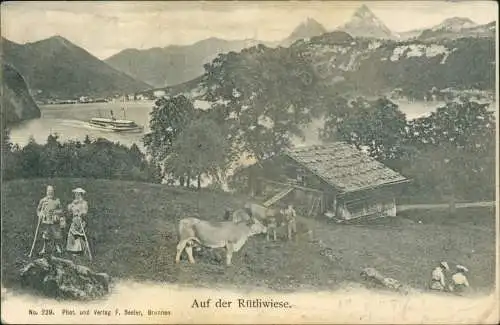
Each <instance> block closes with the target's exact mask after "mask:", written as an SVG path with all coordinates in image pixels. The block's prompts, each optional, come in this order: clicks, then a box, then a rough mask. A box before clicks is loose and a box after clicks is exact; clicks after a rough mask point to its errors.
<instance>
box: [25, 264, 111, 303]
mask: <svg viewBox="0 0 500 325" xmlns="http://www.w3.org/2000/svg"><path fill="white" fill-rule="evenodd" d="M20 276H21V282H22V284H23V285H24V286H26V287H28V288H30V289H33V290H35V291H38V292H40V293H42V294H44V295H46V296H49V297H54V298H63V299H76V300H91V299H95V298H99V297H102V296H105V295H106V294H108V293H109V286H110V281H111V278H110V276H109V275H107V274H106V273H96V272H94V271H92V270H91V269H90V268H88V267H86V266H82V265H78V264H75V263H74V262H72V261H70V260H67V259H63V258H58V257H54V256H50V257H47V258H45V257H44V258H39V259H36V260H34V261H32V262H30V263H28V264H27V265H26V266H25V267H23V268H22V270H21V272H20Z"/></svg>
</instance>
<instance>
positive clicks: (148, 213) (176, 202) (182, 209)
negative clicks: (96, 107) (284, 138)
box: [2, 179, 495, 291]
mask: <svg viewBox="0 0 500 325" xmlns="http://www.w3.org/2000/svg"><path fill="white" fill-rule="evenodd" d="M48 184H51V185H54V186H55V190H56V196H57V197H59V198H60V199H61V201H62V202H63V205H67V204H68V203H69V202H71V200H72V194H71V189H73V188H74V187H77V186H80V187H83V188H84V189H85V190H87V195H86V199H87V201H88V202H89V214H88V219H89V226H88V230H87V231H88V236H89V239H90V245H91V249H92V253H93V255H94V260H93V261H92V262H88V261H87V260H86V259H85V258H83V257H78V259H79V262H80V263H85V264H88V265H89V266H90V267H92V268H93V269H95V270H96V271H99V272H107V273H108V274H110V275H111V276H113V277H116V278H121V279H129V280H135V281H144V280H151V281H158V282H169V283H177V284H182V285H192V286H197V287H210V288H213V287H226V286H240V287H253V288H256V287H257V288H258V287H265V288H271V289H275V290H280V291H289V290H296V289H312V290H314V289H318V288H321V289H335V288H337V287H338V286H339V285H342V284H343V283H345V282H353V281H354V282H358V281H361V279H360V276H359V273H360V271H361V269H362V268H364V267H375V268H377V269H378V270H379V271H380V272H382V273H383V274H385V275H387V276H391V277H393V278H395V279H398V280H400V281H402V282H403V283H406V284H409V285H411V286H412V287H414V288H416V289H425V288H426V286H427V283H428V280H429V276H430V272H431V270H432V268H433V267H434V266H435V265H436V263H438V262H439V261H441V260H443V259H446V260H447V261H448V262H449V263H450V265H453V264H452V263H460V264H464V265H466V266H467V267H469V269H470V274H469V280H470V283H471V285H472V286H474V288H475V289H476V290H479V291H490V290H491V289H492V288H493V286H494V275H495V244H494V243H495V217H494V210H493V209H490V208H474V209H459V210H457V213H456V215H455V216H449V215H448V213H447V212H446V211H431V210H428V211H426V210H415V211H405V212H401V214H400V217H397V218H391V219H390V220H384V221H382V222H372V223H370V224H364V225H361V224H357V225H338V224H332V223H328V222H327V221H326V220H308V221H307V222H305V223H304V222H302V223H299V231H302V230H304V228H306V226H305V225H306V224H307V227H308V228H310V229H312V230H313V232H314V236H315V239H316V240H321V241H322V242H323V243H325V244H326V245H328V247H329V248H330V250H331V253H332V254H333V256H335V259H334V260H330V259H327V258H325V257H324V256H322V255H324V254H322V251H321V249H320V247H319V245H318V243H317V241H316V242H314V241H313V242H309V241H308V240H307V237H306V236H300V237H299V238H298V239H297V240H296V241H292V242H286V241H284V240H279V241H277V242H272V241H271V242H267V241H266V239H265V237H264V236H263V235H259V236H256V237H252V238H250V239H249V240H248V242H247V243H246V244H245V246H243V248H242V250H241V251H240V252H238V253H236V254H235V255H234V256H233V265H232V266H231V267H226V266H225V265H224V261H225V260H224V252H223V251H222V250H214V251H213V252H212V251H210V250H202V251H201V252H195V259H196V260H197V264H194V265H190V264H189V263H188V262H187V259H186V258H185V256H184V258H183V260H182V261H181V263H180V264H179V265H176V264H175V263H174V258H175V253H176V244H177V241H178V237H177V225H178V221H179V219H180V218H182V217H183V216H186V215H189V214H193V213H199V215H200V216H201V217H202V218H205V219H209V220H222V218H223V211H224V209H225V207H227V206H229V207H233V208H239V207H242V206H243V203H244V202H245V200H246V198H244V197H238V196H233V195H229V194H226V193H221V192H213V191H208V190H202V191H200V192H196V191H189V190H184V189H179V188H175V187H168V186H165V185H156V184H147V183H135V182H124V181H109V180H93V179H32V180H16V181H9V182H5V183H3V186H2V195H3V204H2V208H3V213H2V227H3V232H2V234H3V236H2V272H3V277H2V281H3V286H5V287H7V288H17V287H19V283H18V278H17V276H18V270H19V268H20V267H21V265H22V263H23V262H24V261H26V260H27V259H28V257H27V255H28V252H29V249H30V246H31V243H32V240H33V234H34V231H35V228H36V221H37V218H36V216H35V211H36V206H37V204H38V200H39V199H40V198H42V197H43V196H44V193H45V187H46V185H48ZM419 221H420V222H419ZM280 235H281V236H283V233H281V234H280ZM39 250H40V246H37V247H36V248H35V253H36V252H38V251H39Z"/></svg>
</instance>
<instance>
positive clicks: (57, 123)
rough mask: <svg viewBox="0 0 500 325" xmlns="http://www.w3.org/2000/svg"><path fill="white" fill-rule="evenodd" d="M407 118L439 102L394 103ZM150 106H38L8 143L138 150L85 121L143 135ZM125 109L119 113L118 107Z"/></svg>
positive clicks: (128, 136)
mask: <svg viewBox="0 0 500 325" xmlns="http://www.w3.org/2000/svg"><path fill="white" fill-rule="evenodd" d="M396 103H397V104H398V105H399V108H400V109H401V111H403V112H404V113H405V114H406V117H407V118H408V119H414V118H417V117H419V116H422V115H425V114H428V113H430V112H432V111H435V110H436V108H437V107H438V106H440V105H443V103H442V102H441V103H440V102H432V103H430V102H413V103H408V102H406V101H401V102H396ZM153 106H154V101H138V102H126V103H122V102H116V103H91V104H61V105H42V106H40V110H41V113H42V116H41V118H39V119H36V120H30V121H25V122H23V123H21V124H19V125H16V126H15V127H13V128H12V129H11V140H12V142H13V143H17V144H19V145H20V146H24V145H25V144H27V143H28V141H29V138H30V137H31V136H32V137H33V138H34V139H35V141H36V142H38V143H45V141H46V140H47V137H48V135H49V134H51V133H52V134H53V133H57V134H58V135H59V136H60V138H61V140H63V141H64V140H70V139H71V140H80V141H82V140H83V139H85V136H86V135H89V137H90V138H91V139H95V138H99V137H101V138H106V139H108V140H110V141H114V142H120V143H122V144H124V145H127V146H130V145H132V144H133V143H136V144H137V145H138V146H139V147H140V148H141V149H143V145H142V141H141V139H142V136H143V134H141V133H115V132H112V131H105V130H98V129H93V128H90V127H89V126H88V125H87V121H88V120H89V119H90V118H92V117H99V116H102V117H109V116H110V110H113V112H114V115H115V117H116V118H126V119H130V120H133V121H135V122H136V123H138V124H140V125H143V126H144V132H148V131H149V112H150V111H151V110H152V108H153ZM123 107H125V108H126V110H125V111H123V110H122V108H123ZM491 108H492V109H495V105H494V104H492V105H491ZM320 126H322V120H315V121H313V123H311V124H310V125H309V126H308V127H307V128H306V129H305V130H304V133H305V135H306V140H305V141H302V140H299V139H294V143H295V144H296V145H309V144H314V143H318V141H319V140H318V137H317V128H318V127H320Z"/></svg>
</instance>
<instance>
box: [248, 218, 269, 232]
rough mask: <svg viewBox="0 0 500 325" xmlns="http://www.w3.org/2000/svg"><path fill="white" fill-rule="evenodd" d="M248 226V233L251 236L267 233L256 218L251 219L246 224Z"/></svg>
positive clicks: (265, 228)
mask: <svg viewBox="0 0 500 325" xmlns="http://www.w3.org/2000/svg"><path fill="white" fill-rule="evenodd" d="M248 226H249V227H250V231H251V233H252V235H257V234H262V233H266V232H267V227H266V226H264V225H263V224H262V223H261V222H260V221H259V220H257V219H256V218H251V219H250V221H249V222H248Z"/></svg>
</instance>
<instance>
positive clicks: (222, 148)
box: [166, 115, 231, 188]
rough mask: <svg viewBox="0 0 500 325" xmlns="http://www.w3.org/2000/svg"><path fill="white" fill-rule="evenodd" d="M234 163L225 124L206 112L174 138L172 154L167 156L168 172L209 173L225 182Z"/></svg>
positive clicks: (181, 175)
mask: <svg viewBox="0 0 500 325" xmlns="http://www.w3.org/2000/svg"><path fill="white" fill-rule="evenodd" d="M230 163H231V147H230V144H229V142H228V141H227V140H226V139H225V136H224V131H223V128H221V127H220V125H218V124H217V123H216V122H214V121H213V120H212V119H210V118H209V117H208V116H206V115H201V116H199V117H198V118H196V119H194V120H192V121H191V122H190V123H189V124H188V125H187V126H186V127H185V128H184V129H183V130H182V131H181V132H180V133H179V135H178V137H177V138H176V139H175V140H174V142H173V145H172V150H171V153H170V155H169V156H168V157H167V159H166V168H168V172H169V173H171V174H173V175H174V176H177V177H179V178H184V179H187V180H188V183H187V184H188V185H189V180H190V179H191V177H192V176H195V177H196V178H197V182H198V188H200V186H201V177H202V176H203V175H206V176H210V177H212V179H213V180H214V181H215V182H219V183H220V182H222V181H223V179H224V175H225V171H226V170H227V168H228V167H229V164H230Z"/></svg>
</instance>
